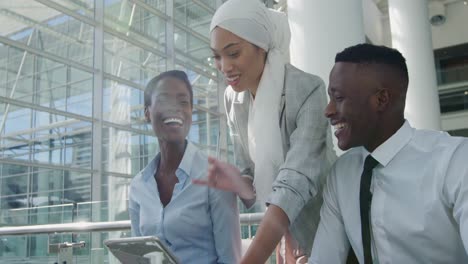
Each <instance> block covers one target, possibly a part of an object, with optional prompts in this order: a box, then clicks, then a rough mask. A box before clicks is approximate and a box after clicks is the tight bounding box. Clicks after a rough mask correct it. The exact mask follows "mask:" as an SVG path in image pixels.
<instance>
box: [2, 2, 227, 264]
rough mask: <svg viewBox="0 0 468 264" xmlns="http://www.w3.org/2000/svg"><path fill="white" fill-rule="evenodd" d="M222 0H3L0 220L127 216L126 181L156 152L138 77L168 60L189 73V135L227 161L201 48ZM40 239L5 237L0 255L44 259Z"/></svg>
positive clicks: (216, 90) (214, 89) (97, 239)
mask: <svg viewBox="0 0 468 264" xmlns="http://www.w3.org/2000/svg"><path fill="white" fill-rule="evenodd" d="M221 3H222V1H221V0H36V1H33V0H12V1H1V2H0V226H15V225H40V224H53V223H72V222H80V221H92V222H100V221H117V220H127V219H128V212H127V199H128V186H129V182H130V180H131V179H132V177H133V176H134V175H135V174H136V173H137V172H138V171H140V170H141V169H143V168H144V166H146V164H147V163H148V161H149V160H150V159H151V158H152V157H153V156H154V155H155V153H156V152H157V151H158V143H157V140H156V138H155V137H154V136H153V132H152V130H151V127H150V126H149V125H148V124H147V123H146V122H145V121H144V114H143V90H144V86H145V84H146V83H147V81H148V80H149V79H150V78H152V77H154V76H155V75H157V74H158V73H160V72H162V71H165V70H169V69H180V70H184V71H186V72H187V74H188V76H189V79H190V81H191V82H192V84H193V87H194V111H193V120H194V122H193V127H192V129H191V132H190V135H189V139H190V140H191V141H193V142H194V143H196V144H197V145H198V146H199V147H200V148H202V149H203V150H205V151H206V152H207V153H209V154H212V155H215V150H216V146H217V144H220V145H221V156H222V158H223V159H229V160H231V161H232V152H231V151H230V149H231V148H230V147H229V148H228V147H227V146H228V139H227V132H226V124H225V120H224V117H223V115H224V113H223V107H222V105H221V104H222V96H223V90H224V84H222V83H219V82H218V76H217V75H218V73H217V72H216V70H215V68H214V65H213V63H212V62H211V59H210V57H211V51H210V49H209V22H210V19H211V17H212V15H213V13H214V11H215V10H216V7H217V6H219V5H220V4H221ZM103 236H104V235H101V234H99V233H98V234H91V235H89V237H88V240H89V241H88V242H90V243H91V247H92V244H93V243H101V241H102V239H103V238H104V237H103ZM48 239H49V237H48V236H47V235H34V236H22V237H4V238H2V239H1V240H0V262H3V263H11V262H9V261H11V260H12V259H13V258H14V259H17V258H18V257H20V258H24V262H21V263H33V260H38V262H41V260H43V259H41V258H45V257H47V256H49V255H48V253H47V244H48ZM71 239H72V238H71ZM60 242H61V241H60ZM88 253H89V252H88ZM83 254H85V255H86V252H84V253H83ZM42 263H44V262H42Z"/></svg>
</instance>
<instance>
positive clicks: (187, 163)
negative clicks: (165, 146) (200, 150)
mask: <svg viewBox="0 0 468 264" xmlns="http://www.w3.org/2000/svg"><path fill="white" fill-rule="evenodd" d="M196 152H197V149H196V148H195V146H194V145H193V144H192V143H191V142H189V141H187V147H186V148H185V152H184V156H183V157H182V160H181V161H180V164H179V167H178V168H177V170H176V176H177V178H178V179H179V182H184V181H185V179H186V178H187V177H189V176H190V169H191V168H192V163H193V159H194V157H195V153H196ZM160 159H161V153H158V154H157V155H156V157H154V159H152V160H151V161H150V162H149V163H148V165H147V166H146V167H145V168H144V169H143V172H142V174H143V179H144V180H145V181H148V180H149V179H150V178H151V177H153V176H154V175H155V174H156V171H157V167H158V163H159V160H160ZM180 172H182V173H180Z"/></svg>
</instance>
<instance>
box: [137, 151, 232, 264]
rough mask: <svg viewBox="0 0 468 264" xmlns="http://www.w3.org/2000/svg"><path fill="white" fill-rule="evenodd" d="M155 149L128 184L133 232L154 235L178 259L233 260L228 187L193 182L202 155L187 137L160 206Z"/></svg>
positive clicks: (203, 168)
mask: <svg viewBox="0 0 468 264" xmlns="http://www.w3.org/2000/svg"><path fill="white" fill-rule="evenodd" d="M159 158H160V154H158V155H157V156H156V157H155V158H154V159H153V160H152V161H151V162H150V163H149V164H148V165H147V166H146V168H144V169H143V170H142V171H141V172H140V173H138V174H137V175H136V176H135V178H134V179H133V180H132V182H131V184H130V194H129V213H130V220H131V224H132V235H133V236H157V237H159V239H160V240H161V241H162V242H163V243H164V244H166V245H167V246H168V247H169V248H170V249H171V251H172V252H173V253H174V255H175V256H176V257H177V258H179V260H180V262H181V263H183V264H186V263H203V264H207V263H238V262H239V260H240V243H241V242H240V223H239V211H238V208H237V200H236V199H237V198H236V196H235V195H234V194H233V193H230V192H224V191H220V190H216V189H212V188H208V187H206V186H199V185H194V184H192V179H193V178H203V177H206V175H207V169H208V160H207V157H206V156H205V155H204V154H203V153H202V152H201V151H200V150H198V149H197V148H196V147H195V146H194V145H193V144H191V143H190V142H189V143H188V144H187V147H186V149H185V153H184V156H183V158H182V161H181V163H180V165H179V168H178V169H177V170H176V176H177V178H178V180H179V183H177V184H176V185H175V187H174V191H173V193H172V198H171V201H170V202H169V203H168V204H167V205H166V207H163V205H162V204H161V201H160V199H159V193H158V188H157V184H156V180H155V177H154V175H155V174H156V170H157V164H158V163H159Z"/></svg>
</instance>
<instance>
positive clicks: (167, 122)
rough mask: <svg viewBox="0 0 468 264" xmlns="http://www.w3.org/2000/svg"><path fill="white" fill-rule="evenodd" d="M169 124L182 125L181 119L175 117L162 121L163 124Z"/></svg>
mask: <svg viewBox="0 0 468 264" xmlns="http://www.w3.org/2000/svg"><path fill="white" fill-rule="evenodd" d="M169 123H177V124H179V125H182V124H183V122H182V119H180V118H177V117H170V118H167V119H164V124H169Z"/></svg>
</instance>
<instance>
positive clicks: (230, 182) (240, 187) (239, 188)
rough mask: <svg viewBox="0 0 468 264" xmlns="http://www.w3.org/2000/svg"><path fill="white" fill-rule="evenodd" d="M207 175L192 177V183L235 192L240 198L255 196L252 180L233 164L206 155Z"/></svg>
mask: <svg viewBox="0 0 468 264" xmlns="http://www.w3.org/2000/svg"><path fill="white" fill-rule="evenodd" d="M208 164H209V165H208V175H207V177H206V178H205V179H193V180H192V183H194V184H199V185H206V186H208V187H211V188H216V189H220V190H224V191H229V192H233V193H236V194H237V195H238V196H239V197H240V198H242V199H252V198H254V197H255V194H254V191H253V186H252V182H251V181H250V180H248V181H249V182H247V181H246V180H245V177H242V176H241V173H240V171H239V169H238V168H236V167H235V166H233V165H231V164H229V163H227V162H224V161H220V160H217V159H216V158H213V157H208Z"/></svg>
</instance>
